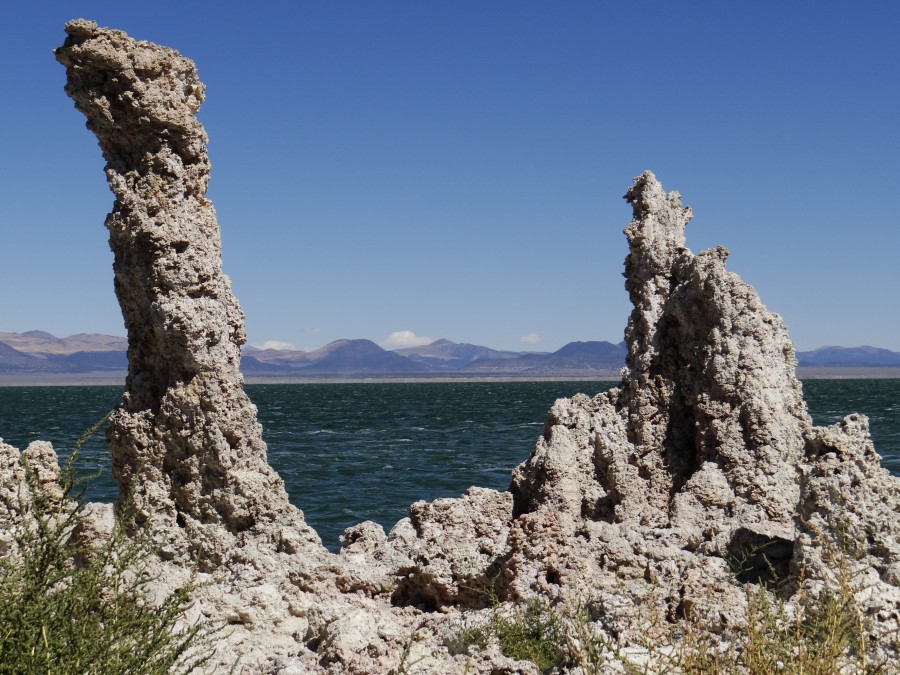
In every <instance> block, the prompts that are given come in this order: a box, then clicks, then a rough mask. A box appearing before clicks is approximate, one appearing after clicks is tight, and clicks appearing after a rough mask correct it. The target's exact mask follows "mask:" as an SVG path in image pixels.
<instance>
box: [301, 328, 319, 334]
mask: <svg viewBox="0 0 900 675" xmlns="http://www.w3.org/2000/svg"><path fill="white" fill-rule="evenodd" d="M303 332H304V333H313V334H315V333H321V332H322V329H321V328H319V327H318V326H313V327H312V328H304V329H303Z"/></svg>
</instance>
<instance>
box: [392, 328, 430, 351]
mask: <svg viewBox="0 0 900 675" xmlns="http://www.w3.org/2000/svg"><path fill="white" fill-rule="evenodd" d="M432 342H434V340H433V339H432V338H430V337H421V336H419V335H416V334H415V333H413V332H412V331H411V330H396V331H394V332H393V333H391V334H390V335H388V337H387V340H385V341H384V342H382V343H381V346H382V347H384V348H385V349H403V348H404V347H421V346H422V345H430V344H431V343H432Z"/></svg>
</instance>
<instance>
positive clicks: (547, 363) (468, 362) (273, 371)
mask: <svg viewBox="0 0 900 675" xmlns="http://www.w3.org/2000/svg"><path fill="white" fill-rule="evenodd" d="M127 346H128V344H127V340H126V339H125V338H122V337H114V336H110V335H99V334H94V333H79V334H78V335H70V336H69V337H66V338H58V337H56V336H54V335H51V334H50V333H45V332H42V331H28V332H27V333H0V376H8V377H12V376H16V375H20V376H21V375H26V374H34V375H41V376H46V377H49V376H52V375H54V374H58V375H61V376H66V375H72V374H87V373H92V374H101V375H102V374H108V375H109V376H111V377H114V376H123V375H124V371H125V370H126V369H127V367H128V362H127V359H126V349H127ZM625 354H626V349H625V343H624V342H620V343H619V344H612V343H611V342H596V341H594V342H570V343H569V344H567V345H565V346H564V347H562V348H561V349H558V350H557V351H555V352H512V351H498V350H495V349H490V348H488V347H481V346H479V345H472V344H464V343H463V344H459V343H455V342H451V341H450V340H437V341H435V342H432V343H431V344H428V345H424V346H421V347H407V348H404V349H397V350H393V351H388V350H385V349H382V348H381V347H379V346H378V345H377V344H375V343H374V342H372V341H371V340H336V341H334V342H331V343H329V344H327V345H325V346H324V347H320V348H319V349H315V350H312V351H306V352H304V351H295V350H281V349H258V348H256V347H250V346H247V347H245V348H244V352H243V356H242V358H241V369H242V370H243V372H244V373H245V374H246V375H247V376H248V377H249V378H252V379H264V378H291V377H296V378H300V379H302V378H328V377H441V376H446V377H453V376H457V377H504V376H507V377H528V376H534V377H552V376H569V377H573V376H580V377H615V376H617V375H618V372H619V369H620V368H621V367H622V366H623V365H624V362H625ZM797 358H798V361H799V364H800V366H801V369H803V368H809V369H823V368H900V352H892V351H890V350H887V349H879V348H876V347H853V348H850V347H822V348H820V349H816V350H814V351H811V352H798V354H797Z"/></svg>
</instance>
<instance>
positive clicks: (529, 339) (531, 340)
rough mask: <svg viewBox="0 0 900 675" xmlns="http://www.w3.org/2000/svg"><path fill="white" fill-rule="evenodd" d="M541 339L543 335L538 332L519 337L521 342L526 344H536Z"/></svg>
mask: <svg viewBox="0 0 900 675" xmlns="http://www.w3.org/2000/svg"><path fill="white" fill-rule="evenodd" d="M540 341H541V336H540V335H538V334H537V333H529V334H528V335H523V336H522V337H520V338H519V342H521V343H522V344H526V345H536V344H537V343H538V342H540Z"/></svg>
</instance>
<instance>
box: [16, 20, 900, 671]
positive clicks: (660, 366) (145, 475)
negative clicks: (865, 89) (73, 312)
mask: <svg viewBox="0 0 900 675" xmlns="http://www.w3.org/2000/svg"><path fill="white" fill-rule="evenodd" d="M66 31H67V33H68V35H69V37H68V38H67V40H66V43H65V45H64V46H63V47H62V48H60V49H59V50H58V51H57V56H58V58H59V60H60V61H61V62H62V63H64V64H65V65H66V68H67V73H68V85H67V87H66V90H67V92H68V93H69V95H70V96H72V98H73V99H74V100H75V102H76V106H77V107H78V108H79V109H80V110H81V111H82V112H84V113H85V115H86V116H87V118H88V126H89V128H90V129H91V130H92V131H94V133H96V134H97V137H98V140H99V141H100V146H101V149H102V150H103V153H104V156H105V157H106V160H107V176H108V179H109V183H110V186H111V187H112V189H113V192H114V193H115V195H116V203H115V207H114V210H113V212H112V213H111V214H110V215H109V217H108V218H107V226H108V228H109V230H110V243H111V246H112V248H113V251H114V253H115V275H116V292H117V294H118V296H119V299H120V302H121V305H122V311H123V313H124V315H125V320H126V324H127V327H128V333H129V376H128V383H127V392H126V395H125V398H124V400H123V402H122V405H121V406H120V407H119V409H118V410H117V411H116V413H115V415H114V416H113V419H112V423H111V428H110V435H109V441H110V446H111V449H112V453H113V462H114V471H115V474H116V476H117V478H118V479H119V481H120V484H121V486H122V490H123V494H124V495H129V496H130V497H131V498H132V499H133V501H134V502H135V506H136V509H137V511H138V516H139V523H140V524H142V525H144V526H145V527H146V528H147V529H149V531H150V532H151V533H152V534H153V536H154V538H155V539H156V541H158V542H160V543H161V544H162V546H163V548H162V549H161V550H160V553H161V555H162V558H163V559H162V560H157V561H155V564H156V565H157V568H156V569H155V570H153V572H154V574H155V575H156V577H157V578H158V579H159V580H160V583H161V584H162V585H165V584H168V585H169V586H170V587H171V588H176V587H178V585H179V584H183V583H184V582H185V580H186V579H187V578H188V577H189V576H190V572H189V571H188V569H187V568H188V567H189V566H188V565H185V562H186V559H187V557H188V556H189V555H191V554H192V553H198V552H199V553H201V556H200V562H201V566H202V569H203V570H207V569H210V570H212V569H214V572H215V574H203V573H202V572H201V579H200V580H199V581H200V582H201V583H200V584H199V588H198V590H197V592H196V597H195V600H196V602H195V606H194V608H193V610H192V611H194V612H195V618H196V617H199V616H200V615H204V616H208V617H215V618H220V619H224V620H225V621H227V622H228V623H229V624H231V625H230V626H229V630H228V632H227V635H226V636H225V637H224V638H223V640H222V642H221V643H220V644H219V645H218V650H219V651H218V654H217V655H216V659H215V667H218V668H220V669H221V670H223V672H224V671H227V670H228V669H229V668H230V667H231V666H232V665H233V663H234V662H235V659H236V658H237V657H240V658H241V659H242V661H241V665H242V666H246V667H247V668H248V669H249V670H250V671H251V672H272V673H275V672H283V673H301V672H326V673H335V674H337V673H360V674H362V673H366V674H368V673H381V672H409V673H413V672H417V673H461V672H469V673H536V672H537V670H536V669H535V668H534V666H533V664H529V663H527V662H524V661H514V660H513V659H511V658H509V657H506V656H504V655H503V654H501V653H500V651H499V650H498V648H497V647H496V645H495V646H494V647H489V648H488V649H486V650H476V651H474V652H471V651H470V652H468V653H465V652H461V651H460V650H459V648H458V646H454V645H456V644H457V643H458V642H459V639H458V636H459V632H460V630H461V628H462V627H463V626H464V625H465V626H470V625H472V624H471V623H470V622H471V621H475V622H478V621H481V622H482V624H483V623H484V621H486V620H489V614H490V613H491V612H492V611H494V610H491V609H478V608H479V607H483V606H484V605H485V604H487V603H488V600H487V597H492V598H493V599H496V600H499V601H500V602H501V603H502V607H501V608H500V609H499V610H498V611H507V610H509V609H510V608H511V606H512V603H515V602H518V601H521V600H525V599H529V598H534V597H535V596H538V597H541V598H543V599H544V600H546V601H549V602H550V603H552V604H553V605H554V607H555V608H556V611H558V612H560V613H562V614H569V615H572V614H574V613H577V612H580V611H582V610H586V612H587V614H588V615H589V617H590V624H591V626H590V630H591V631H592V632H593V633H594V634H595V635H600V636H605V637H606V639H607V640H609V641H610V642H609V644H614V645H616V646H617V647H626V646H628V647H634V646H635V645H646V644H647V643H648V641H649V642H650V643H651V644H652V643H653V642H654V640H656V639H657V638H660V639H663V638H665V635H666V631H667V630H674V629H673V626H674V625H675V624H676V623H677V622H678V621H680V620H682V619H689V620H690V621H691V622H692V623H693V625H695V626H702V628H703V630H705V631H709V632H710V633H712V634H713V635H715V634H717V633H719V632H720V631H721V632H722V633H723V634H728V633H727V631H734V630H735V627H740V626H742V625H744V624H743V623H742V622H745V621H746V617H747V598H748V593H747V588H746V587H745V586H746V585H747V584H756V583H757V582H760V581H774V580H775V579H774V578H775V577H777V578H778V581H780V582H785V583H783V584H780V586H779V588H780V591H781V593H782V594H783V597H784V599H785V601H786V602H787V603H788V605H789V606H790V605H791V603H794V605H793V606H794V608H795V609H796V607H797V604H798V603H799V602H800V598H802V597H807V598H814V597H815V596H816V594H817V593H819V592H821V591H822V589H823V588H824V587H827V586H828V585H831V586H832V587H834V584H835V581H836V580H835V578H834V577H835V574H836V573H838V572H839V571H840V570H841V569H843V570H844V571H845V572H849V574H850V575H852V578H853V580H854V589H856V593H855V606H856V609H858V610H859V611H860V612H861V613H862V614H863V615H864V616H866V617H869V618H871V620H872V621H871V624H870V626H871V631H872V635H871V636H870V637H871V639H872V641H871V642H870V643H869V649H870V651H871V655H872V657H873V658H874V659H875V661H873V663H874V662H878V661H881V662H887V663H892V662H893V663H896V662H897V656H898V649H897V643H896V642H895V641H894V638H895V636H896V633H897V631H898V628H900V519H898V518H897V517H896V513H897V511H898V508H900V480H898V479H897V478H893V477H891V476H890V475H889V474H888V473H887V472H886V471H885V470H884V469H883V468H881V466H880V463H879V462H880V460H879V458H878V455H877V454H876V453H875V450H874V448H873V447H872V443H871V441H870V440H869V436H868V424H867V421H866V419H865V417H863V416H862V415H851V416H849V417H847V418H845V419H844V421H843V422H841V423H839V424H836V425H833V426H831V427H827V428H822V427H814V426H812V423H811V421H810V419H809V416H808V414H807V412H806V408H805V405H804V402H803V397H802V389H801V386H800V383H799V382H798V381H797V379H796V377H795V375H794V369H795V366H796V362H795V359H794V352H793V347H792V346H791V343H790V340H789V339H788V335H787V331H786V329H785V326H784V324H783V322H782V321H781V319H780V318H779V317H778V316H776V315H775V314H772V313H771V312H769V311H768V310H767V309H766V308H765V307H764V306H763V305H762V303H761V302H760V300H759V298H758V297H757V295H756V293H755V291H754V290H753V289H752V288H751V287H750V286H749V285H747V284H746V283H744V282H743V281H741V280H740V279H739V278H738V277H737V276H736V275H734V274H732V273H730V272H728V271H727V270H726V269H725V258H726V255H727V254H726V251H725V250H724V249H722V248H717V249H712V250H709V251H704V252H702V253H700V254H698V255H693V254H691V252H690V251H689V250H688V249H687V248H685V237H684V229H685V226H686V225H687V223H688V221H689V220H690V215H691V214H690V209H687V208H685V207H684V206H682V204H681V197H680V196H679V195H678V194H677V193H674V192H670V193H666V192H665V191H664V190H663V188H662V186H661V185H660V183H659V182H658V181H657V180H656V178H655V177H654V176H653V174H651V173H649V172H646V173H644V174H642V175H641V176H639V177H638V178H636V179H635V181H634V185H633V187H632V188H631V189H629V191H628V193H627V194H626V199H627V200H628V202H629V203H630V204H631V205H632V207H633V219H632V221H631V224H630V225H629V226H628V227H627V228H626V230H625V234H626V236H627V238H628V242H629V247H630V252H629V255H628V258H627V260H626V265H625V276H626V288H627V290H628V293H629V296H630V298H631V300H632V303H633V304H634V310H633V311H632V313H631V317H630V319H629V322H628V327H627V329H626V334H625V337H626V342H627V344H628V359H627V364H626V368H625V370H624V371H623V378H622V381H621V383H620V384H619V386H618V387H616V388H615V389H612V390H610V391H608V392H605V393H602V394H599V395H597V396H595V397H593V398H589V397H588V396H585V395H577V396H575V397H573V398H571V399H560V400H559V401H557V402H556V403H555V404H554V405H553V407H552V409H551V410H550V414H549V415H548V418H547V422H546V425H545V429H544V434H543V436H542V437H541V438H540V439H539V440H538V442H537V444H536V446H535V448H534V450H533V451H532V453H531V455H530V457H529V458H528V459H527V461H525V462H524V463H523V464H522V465H520V466H519V467H517V468H516V469H515V471H514V472H513V476H512V482H511V485H510V490H509V491H507V492H497V491H495V490H488V489H483V488H470V489H469V490H468V491H466V493H465V494H464V495H462V496H461V497H459V498H457V499H439V500H435V501H434V502H430V503H426V502H416V503H415V504H413V505H412V506H411V507H410V516H409V517H408V518H404V519H403V520H401V521H400V522H399V523H397V524H396V526H395V527H394V528H393V529H392V530H391V532H390V533H389V534H385V532H384V530H383V528H382V527H381V526H379V525H377V524H375V523H370V522H366V523H361V524H359V525H357V526H355V527H353V528H349V529H348V530H347V531H346V532H345V533H344V535H343V537H342V541H343V544H344V547H343V549H342V550H341V552H340V554H339V555H338V556H332V555H330V554H328V553H327V552H326V551H324V549H322V548H321V546H320V545H319V544H318V541H317V538H316V537H315V534H314V533H313V532H311V531H310V530H309V528H308V527H307V526H306V524H305V523H304V522H303V519H302V516H301V514H300V513H299V512H298V511H296V510H295V509H293V508H292V507H291V506H290V505H289V504H288V502H287V497H286V495H285V493H284V489H283V486H282V484H281V481H280V479H279V478H278V477H277V475H276V474H275V472H274V471H273V470H272V469H271V468H270V467H269V466H268V464H267V463H266V455H265V446H264V444H263V443H262V440H261V438H260V429H259V425H258V424H257V422H256V418H255V409H254V408H253V406H252V405H251V404H250V403H249V401H248V400H247V398H246V396H245V395H244V393H243V391H242V386H241V384H242V380H241V376H240V374H239V372H238V369H237V366H238V359H239V347H240V344H241V343H242V342H243V340H244V332H243V326H242V316H241V311H240V309H239V307H238V305H237V302H236V300H235V299H234V297H233V295H232V294H231V291H230V288H229V283H228V280H227V278H226V277H225V276H224V275H223V274H222V271H221V260H220V251H219V234H218V228H217V225H216V220H215V214H214V211H213V209H212V206H211V204H209V202H208V201H206V200H205V198H204V196H203V195H204V192H205V190H206V183H207V180H208V174H209V166H208V160H207V157H206V150H205V143H206V136H205V134H204V132H203V129H202V127H201V126H200V124H199V122H198V121H197V120H196V117H195V113H196V112H197V109H198V108H199V105H200V103H201V102H202V99H203V85H202V84H201V83H200V82H199V81H198V80H197V76H196V72H195V69H194V66H193V64H192V63H191V62H190V61H189V60H187V59H185V58H183V57H181V56H179V55H178V54H177V52H174V51H172V50H168V49H164V48H161V47H157V46H155V45H151V44H148V43H142V42H135V41H134V40H131V39H130V38H129V37H128V36H126V35H125V34H124V33H121V32H118V31H112V30H108V29H102V28H98V27H97V26H96V25H95V24H93V23H90V22H86V21H73V22H70V23H69V24H68V25H67V27H66ZM23 454H24V455H25V458H24V460H23V457H22V455H20V453H19V452H18V451H17V450H16V449H15V448H11V447H10V446H8V445H5V444H2V443H0V479H2V488H3V490H2V491H0V555H15V552H14V551H13V550H12V549H13V548H14V537H13V536H11V533H15V532H17V531H22V530H21V528H22V527H27V520H28V519H27V512H28V500H29V488H28V486H27V485H25V484H24V482H23V481H24V476H25V473H24V469H23V461H25V460H27V461H29V462H30V463H31V465H32V467H33V468H35V470H36V472H37V475H38V478H39V480H40V482H41V484H42V485H45V487H46V488H47V489H48V490H49V492H50V494H56V493H55V492H54V489H55V488H54V485H55V483H54V481H55V476H56V473H57V467H56V460H55V455H54V454H53V451H52V448H50V447H49V445H48V444H33V445H32V446H30V447H29V449H27V450H26V451H25V453H23ZM301 499H302V497H301ZM102 515H103V510H102V509H94V510H93V511H92V515H91V516H90V518H91V519H94V520H96V521H97V522H96V523H94V524H93V525H92V527H93V534H90V533H86V534H85V536H88V537H97V536H102V529H103V528H102V526H101V525H102V523H100V522H99V521H100V516H102ZM107 515H109V514H108V510H107ZM800 590H802V591H803V593H799V592H798V591H800ZM754 592H755V591H751V593H750V595H753V593H754ZM435 610H438V611H435ZM653 617H658V620H656V621H654V620H652V618H653ZM739 631H740V629H739V628H738V629H737V633H735V632H731V633H730V636H731V638H734V636H735V635H736V634H738V633H739ZM670 635H671V633H670ZM731 638H729V639H731ZM737 642H738V643H739V642H740V638H738V639H737ZM656 644H659V641H657V642H656ZM613 651H615V650H609V652H608V654H607V656H608V658H609V659H610V660H611V661H612V660H614V659H615V658H617V655H621V653H622V652H618V653H617V654H614V653H613ZM631 653H632V654H637V658H643V659H644V663H646V662H647V661H646V660H647V659H650V658H651V657H652V654H651V653H649V652H647V651H646V650H644V651H643V652H641V651H640V650H637V651H632V652H631ZM892 659H893V661H892ZM656 665H659V664H656ZM669 665H671V664H669ZM664 666H665V664H663V668H664ZM569 667H572V664H571V663H569V664H568V665H566V666H565V668H569ZM649 667H650V671H647V672H651V671H652V668H653V664H652V663H651V664H650V666H649ZM637 668H639V669H641V670H642V671H644V668H643V666H640V665H639V666H637ZM563 672H566V671H565V670H563ZM568 672H579V671H578V669H577V668H574V667H572V669H571V670H569V671H568Z"/></svg>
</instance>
